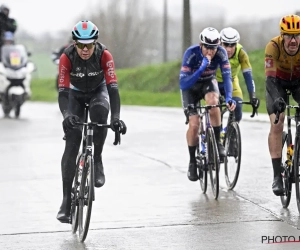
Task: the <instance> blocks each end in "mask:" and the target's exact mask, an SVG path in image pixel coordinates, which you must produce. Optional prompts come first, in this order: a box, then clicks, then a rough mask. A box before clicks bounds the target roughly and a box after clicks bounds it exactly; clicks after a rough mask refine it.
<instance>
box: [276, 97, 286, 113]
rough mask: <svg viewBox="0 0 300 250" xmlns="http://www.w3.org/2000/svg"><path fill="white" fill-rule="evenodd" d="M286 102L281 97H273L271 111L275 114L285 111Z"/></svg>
mask: <svg viewBox="0 0 300 250" xmlns="http://www.w3.org/2000/svg"><path fill="white" fill-rule="evenodd" d="M285 108H286V103H285V101H284V100H283V98H282V97H278V98H277V99H275V101H274V103H273V112H274V113H275V114H276V113H277V112H279V113H282V112H284V111H285Z"/></svg>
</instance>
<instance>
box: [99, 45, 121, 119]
mask: <svg viewBox="0 0 300 250" xmlns="http://www.w3.org/2000/svg"><path fill="white" fill-rule="evenodd" d="M100 64H101V67H102V69H103V70H104V76H105V80H106V86H107V91H108V94H109V99H110V109H111V121H113V120H115V119H120V105H121V104H120V103H121V102H120V94H119V89H118V84H117V75H116V73H115V63H114V59H113V57H112V55H111V53H110V52H109V51H108V50H104V52H103V55H102V57H101V62H100Z"/></svg>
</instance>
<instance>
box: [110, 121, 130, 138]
mask: <svg viewBox="0 0 300 250" xmlns="http://www.w3.org/2000/svg"><path fill="white" fill-rule="evenodd" d="M111 129H112V130H113V131H116V130H118V131H119V132H120V133H121V134H122V135H125V134H126V131H127V127H126V125H125V123H124V122H123V121H122V120H119V119H115V120H113V121H112V122H111Z"/></svg>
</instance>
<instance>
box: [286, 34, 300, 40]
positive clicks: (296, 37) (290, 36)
mask: <svg viewBox="0 0 300 250" xmlns="http://www.w3.org/2000/svg"><path fill="white" fill-rule="evenodd" d="M283 36H284V37H285V38H286V39H289V40H292V39H293V38H295V39H299V38H300V34H283Z"/></svg>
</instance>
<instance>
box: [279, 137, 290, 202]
mask: <svg viewBox="0 0 300 250" xmlns="http://www.w3.org/2000/svg"><path fill="white" fill-rule="evenodd" d="M288 146H289V145H288V135H287V133H286V132H283V133H282V153H281V167H282V169H283V173H282V182H283V189H284V191H285V192H284V195H282V196H280V200H281V204H282V207H284V208H287V207H288V206H289V204H290V201H291V194H292V181H291V177H292V172H291V171H292V166H288V165H287V164H286V161H287V149H288Z"/></svg>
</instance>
